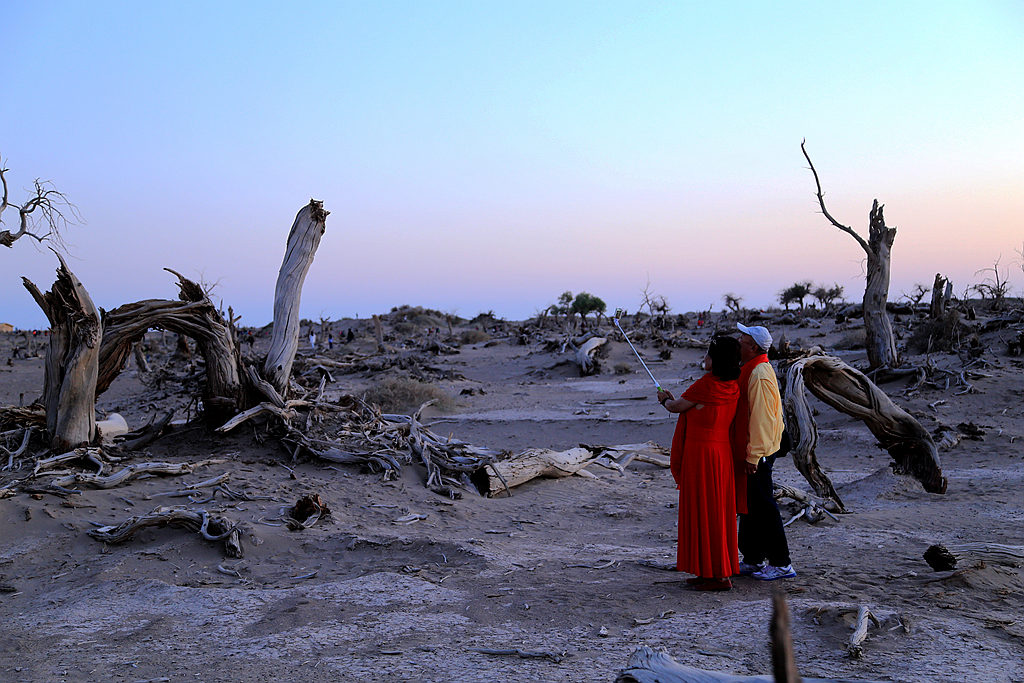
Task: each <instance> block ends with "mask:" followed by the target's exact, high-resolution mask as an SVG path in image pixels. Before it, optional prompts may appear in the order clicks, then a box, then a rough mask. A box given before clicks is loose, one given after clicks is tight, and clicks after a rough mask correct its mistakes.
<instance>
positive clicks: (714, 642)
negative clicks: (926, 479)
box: [0, 323, 1024, 681]
mask: <svg viewBox="0 0 1024 683" xmlns="http://www.w3.org/2000/svg"><path fill="white" fill-rule="evenodd" d="M775 332H776V334H777V335H778V333H780V332H785V334H786V337H787V338H788V339H790V340H792V341H795V342H797V343H798V344H801V345H803V346H809V345H811V344H820V345H823V346H824V347H825V348H826V349H828V348H830V346H831V345H833V344H835V343H837V342H838V340H839V339H841V338H842V337H843V336H844V335H847V334H849V330H833V329H832V325H831V323H827V324H826V325H825V327H823V328H821V329H817V328H813V327H796V326H786V327H782V326H779V327H778V328H777V329H776V330H775ZM693 334H694V335H695V336H700V335H705V336H706V332H704V331H700V332H697V331H694V332H693ZM1007 334H1009V332H1007ZM986 341H987V342H988V343H989V344H990V350H989V351H988V352H987V353H986V354H985V356H984V358H985V360H987V361H988V363H989V364H988V365H987V366H985V367H984V369H983V372H984V374H985V375H986V376H985V377H983V378H978V379H975V380H973V382H972V383H973V385H974V387H975V389H976V391H977V393H971V394H963V395H955V393H956V391H957V388H956V387H950V388H949V389H935V388H926V389H924V390H922V391H921V392H920V393H917V394H915V395H914V396H912V397H910V398H904V397H903V396H902V392H903V390H904V389H905V388H906V386H905V385H904V384H900V383H896V384H887V385H885V387H884V388H885V390H886V391H887V392H888V393H889V394H890V395H891V396H893V397H894V399H895V400H896V401H897V403H898V404H900V405H901V406H903V407H904V408H906V409H908V410H910V411H911V412H912V413H913V414H915V415H916V416H917V417H918V418H919V419H920V420H921V422H922V424H923V425H924V426H925V427H926V428H927V429H929V430H931V429H934V428H935V427H936V426H938V425H939V424H940V423H941V424H946V425H957V424H958V423H962V422H964V423H965V422H973V423H974V424H975V425H977V426H978V427H980V428H981V429H982V430H983V432H984V435H983V436H982V437H981V438H980V439H979V440H966V439H965V440H964V441H962V442H961V443H960V444H959V445H958V446H956V447H955V448H954V449H952V450H949V451H945V452H942V453H941V456H942V465H943V470H944V472H945V474H946V476H947V477H948V479H949V489H948V491H947V493H946V494H944V495H937V494H930V493H926V492H924V491H923V490H922V489H921V487H920V486H919V485H918V484H917V482H916V481H914V480H912V479H906V478H903V477H897V476H895V475H893V474H892V472H891V470H890V468H889V457H888V455H887V454H886V453H885V452H884V451H882V450H880V449H879V448H878V446H877V445H876V444H875V441H874V439H873V438H872V437H871V435H870V433H869V432H868V431H867V429H866V428H865V427H864V426H863V425H862V424H860V423H859V422H857V421H855V420H854V419H852V418H849V417H847V416H845V415H842V414H839V413H837V412H835V411H834V410H832V409H830V408H828V407H826V406H824V405H820V404H816V405H817V408H818V412H819V415H818V417H817V419H818V427H819V429H820V442H819V447H818V458H819V460H820V462H821V463H822V465H823V466H824V468H825V470H826V472H827V473H828V474H829V476H831V477H832V479H833V481H834V482H835V483H836V485H837V488H838V490H839V493H840V495H841V496H842V497H843V499H844V501H845V502H846V504H847V505H848V507H849V508H850V510H851V513H850V514H847V515H842V516H840V517H839V521H837V522H834V521H831V520H828V519H826V520H824V521H822V522H820V523H818V524H817V525H814V526H812V525H810V524H808V523H806V522H804V521H803V520H797V521H796V522H795V523H794V524H792V525H791V526H789V527H788V529H787V530H788V535H789V541H790V545H791V549H792V553H793V557H794V564H795V566H796V568H797V570H798V572H799V576H797V577H796V578H794V579H790V580H785V581H780V582H776V584H767V583H761V582H757V581H755V580H752V579H749V578H739V579H737V580H736V581H735V588H734V589H733V590H732V591H729V592H727V593H717V594H704V593H697V592H693V591H688V590H686V589H685V584H684V583H683V580H684V579H685V578H686V576H685V575H681V574H678V573H676V572H673V571H665V570H663V569H657V568H653V567H651V566H648V565H649V564H652V563H653V564H657V563H670V562H671V561H672V560H673V558H674V552H675V537H676V529H675V524H676V497H677V492H676V490H675V488H674V485H673V483H672V480H671V476H670V475H669V473H668V471H667V470H664V469H661V468H659V467H657V466H655V465H650V464H643V463H634V464H632V465H631V466H630V467H629V468H628V469H627V470H626V472H625V473H624V474H619V473H616V472H614V471H610V470H607V469H601V468H598V467H591V468H589V469H590V470H591V471H593V474H594V475H596V477H597V478H596V479H594V478H584V477H569V478H566V479H556V480H536V481H534V482H531V483H528V484H525V485H523V486H521V487H519V488H517V489H515V490H514V491H513V496H512V497H510V498H495V499H485V498H481V497H479V496H478V495H476V494H474V493H472V492H467V494H466V495H465V496H464V497H463V498H462V499H460V500H454V501H452V500H448V499H445V498H442V497H440V496H438V495H436V494H432V493H430V492H429V491H428V490H427V489H426V488H424V486H423V485H422V479H423V473H422V471H421V470H420V469H419V468H417V467H414V466H409V467H406V468H405V471H404V473H403V475H402V477H401V478H400V479H399V480H397V481H391V482H384V481H382V480H381V478H380V476H379V475H373V474H367V473H360V471H359V470H358V469H357V468H353V467H342V466H331V467H325V466H323V465H319V464H315V463H298V464H293V463H292V462H291V461H290V459H289V458H288V457H287V456H286V455H285V454H283V452H282V451H281V450H280V448H278V447H277V446H275V445H274V444H273V443H270V442H265V443H263V444H260V443H257V442H256V441H255V440H254V439H253V436H252V432H251V431H250V432H246V431H245V430H240V431H239V433H238V434H237V435H235V434H232V435H229V436H225V437H217V436H211V435H209V434H207V433H206V432H205V431H203V430H197V429H185V430H183V431H179V432H176V433H173V434H170V435H167V436H164V437H163V438H161V439H160V440H158V441H156V442H155V443H154V444H152V445H151V446H149V447H148V448H147V449H146V452H145V453H142V454H139V455H138V457H137V458H136V460H135V461H137V462H138V461H151V460H170V461H176V462H177V461H197V460H202V459H206V458H221V459H223V460H224V462H223V463H220V464H215V465H211V466H209V467H206V468H203V469H200V470H197V471H196V472H195V473H193V474H191V475H186V476H183V477H172V478H156V477H154V478H151V479H145V480H141V481H136V482H133V483H131V484H129V485H126V486H123V487H119V488H115V489H111V490H106V491H96V490H88V491H84V492H83V493H82V494H81V495H74V496H70V497H68V498H67V499H62V498H59V497H55V496H51V495H28V494H24V493H22V494H19V495H16V496H14V497H12V498H8V499H5V500H0V518H2V524H0V529H2V531H0V587H2V589H3V592H0V615H2V619H3V624H4V627H3V629H2V630H0V652H2V657H0V680H4V681H64V680H66V681H94V680H111V681H277V680H288V681H323V680H334V679H342V680H358V681H363V680H365V681H380V680H395V681H476V680H507V681H611V680H614V678H615V676H616V675H617V673H618V672H619V671H620V670H622V669H623V668H624V667H625V666H626V662H627V660H628V658H629V656H630V654H631V653H632V652H633V651H634V650H636V649H637V648H638V647H640V646H642V645H648V646H651V647H654V648H664V649H666V650H667V651H668V652H669V654H671V655H672V656H673V657H675V658H676V659H677V660H678V661H680V662H682V663H685V664H688V665H690V666H696V667H701V668H706V669H713V670H721V671H727V672H731V673H735V674H764V673H768V672H770V658H769V653H768V621H769V616H770V593H771V589H772V587H773V586H774V585H780V584H781V586H782V588H783V589H784V590H785V593H786V596H787V598H788V601H789V606H790V610H791V613H792V620H793V637H794V639H795V642H796V657H797V661H798V663H799V666H800V669H801V673H802V674H803V675H805V676H820V677H837V678H839V677H843V678H852V679H856V678H862V679H873V680H892V681H965V680H983V681H1024V616H1022V615H1024V573H1022V571H1024V570H1022V569H1020V568H1012V567H1002V566H994V565H993V566H981V567H969V568H966V569H962V570H959V571H956V572H942V573H937V572H933V571H932V570H931V569H930V568H929V567H928V566H927V564H925V562H924V561H923V559H922V554H923V552H924V550H925V549H926V548H927V547H928V546H929V545H931V544H933V543H939V542H942V543H947V544H955V543H960V542H967V541H988V542H996V543H1007V544H1013V545H1021V544H1024V539H1022V536H1024V534H1022V531H1021V529H1022V522H1024V434H1022V431H1024V409H1022V406H1024V403H1022V397H1024V372H1022V364H1021V362H1020V360H1019V359H1013V358H1009V357H1007V356H1006V355H1005V353H1006V351H1005V342H1004V341H1003V340H1001V338H999V337H998V335H997V336H995V337H992V338H991V339H986ZM611 347H612V348H611V350H610V356H609V357H608V358H607V359H606V360H605V361H604V370H603V371H602V373H601V374H599V375H597V376H593V377H587V378H580V377H578V376H575V374H576V373H574V372H573V371H572V369H571V368H569V367H566V366H558V365H557V363H558V362H559V361H561V360H565V359H566V356H565V355H561V354H558V353H549V352H544V351H542V350H540V347H539V345H532V346H531V345H527V346H520V345H515V344H514V343H512V340H510V339H509V340H499V341H497V343H489V344H488V343H477V344H469V345H463V346H462V348H461V350H460V352H459V353H457V354H454V355H450V356H439V357H437V358H435V359H433V360H432V363H433V365H434V366H436V367H438V368H441V369H447V370H450V371H452V376H455V377H460V379H454V380H444V381H439V382H438V384H439V385H440V386H441V387H443V388H444V389H445V390H446V391H447V392H449V393H450V394H451V395H452V396H455V397H456V398H457V403H456V407H455V409H454V410H452V411H449V412H446V413H435V414H434V415H433V416H432V417H431V420H432V429H433V430H434V431H435V432H437V433H443V434H447V433H452V434H454V435H455V436H456V437H457V438H460V439H462V440H466V441H470V442H472V443H476V444H479V445H484V446H491V447H497V448H503V449H509V450H519V449H522V448H525V447H529V446H542V447H548V448H556V449H561V448H568V447H572V446H575V445H577V444H578V443H581V442H582V443H588V444H622V443H635V442H642V441H647V440H652V441H655V442H658V443H660V444H663V445H666V446H667V445H668V443H669V442H670V439H671V435H672V430H673V425H674V417H672V416H669V415H668V414H666V413H665V412H664V411H663V410H662V409H661V408H660V407H659V406H658V405H657V403H656V402H655V401H654V398H653V392H652V389H651V386H650V383H649V381H648V379H647V377H646V375H644V374H642V371H640V372H632V373H630V374H623V375H620V374H615V373H614V371H613V368H614V366H615V365H616V364H619V363H632V364H633V365H634V366H635V362H632V361H631V360H630V359H631V353H630V351H629V348H628V347H627V346H626V345H625V344H624V343H612V345H611ZM647 355H648V357H652V358H656V357H657V354H656V352H654V351H653V350H650V349H649V350H648V353H647ZM702 355H703V354H702V352H700V351H698V350H695V349H674V350H673V354H672V357H671V359H670V360H667V361H658V362H655V363H653V364H652V369H653V370H654V371H655V373H656V374H657V375H658V377H659V379H660V380H661V381H662V383H663V384H664V385H665V386H667V387H670V388H672V389H674V390H676V391H677V392H678V390H679V389H680V388H683V387H685V386H686V385H687V384H688V383H689V382H690V381H692V379H695V378H696V377H697V376H698V367H697V361H698V358H699V357H700V356H702ZM841 355H842V357H843V358H844V360H846V361H847V362H849V363H853V364H857V363H859V362H862V360H863V352H862V351H860V352H858V351H854V352H841ZM912 360H916V361H917V362H923V360H924V359H923V357H918V358H915V359H912ZM932 360H933V361H934V362H935V363H936V364H939V365H944V366H948V367H951V368H959V367H960V364H961V361H960V360H959V359H958V358H957V357H956V356H953V355H949V354H933V356H932ZM0 361H3V362H6V354H5V355H4V356H3V357H2V358H0ZM634 369H636V368H634ZM462 378H464V379H462ZM373 381H374V378H373V377H370V376H366V375H336V376H335V382H334V383H332V384H331V385H330V389H331V391H333V392H335V393H339V394H340V393H350V392H359V391H362V390H363V389H364V388H365V387H366V386H368V385H369V384H371V383H372V382H373ZM41 384H42V360H41V359H40V358H29V359H15V360H13V361H12V363H11V364H10V365H0V404H6V405H11V404H15V405H16V404H17V403H18V401H19V397H20V396H21V395H22V394H24V396H25V397H26V398H25V400H30V399H31V398H34V397H35V396H36V395H37V394H38V393H39V391H40V387H41ZM464 389H473V390H474V391H473V392H472V393H471V394H470V393H466V394H462V391H463V390H464ZM164 393H165V394H166V395H161V393H160V392H159V391H155V390H152V389H145V388H144V387H143V386H142V384H141V383H140V382H139V380H138V372H137V371H136V370H135V369H134V367H131V368H130V369H128V370H127V371H126V372H125V373H123V374H122V376H121V377H120V378H119V379H118V380H117V382H116V383H115V385H114V387H112V389H111V390H110V391H109V392H108V393H107V394H105V395H104V396H102V397H101V398H100V401H99V406H98V407H99V408H100V409H101V410H102V411H114V410H117V411H119V412H121V413H122V414H124V415H125V416H126V417H127V418H128V420H129V423H130V424H131V425H132V426H133V427H137V426H139V425H141V424H142V423H144V422H145V420H146V419H147V416H148V415H150V414H152V412H153V411H154V410H155V407H156V406H158V405H160V402H161V401H162V400H163V401H168V400H173V396H172V395H170V394H168V393H167V392H164ZM41 453H42V450H41V449H38V453H37V454H41ZM285 465H287V467H285ZM289 468H291V469H289ZM221 472H227V473H229V474H230V484H231V487H232V488H233V489H234V490H244V491H248V492H250V493H254V494H261V495H266V496H271V497H272V498H273V499H272V500H258V501H242V502H231V501H222V500H220V499H218V500H217V501H215V502H214V503H210V504H208V505H207V507H208V508H210V509H216V510H221V511H223V512H224V513H225V514H226V515H228V516H229V517H231V518H232V519H235V520H238V521H240V522H243V523H244V525H245V534H244V538H243V543H244V546H245V550H246V555H245V557H244V559H240V560H232V559H226V558H225V557H224V556H223V554H222V552H221V548H220V546H219V544H213V543H208V542H205V541H203V540H202V539H200V538H199V537H198V536H197V535H195V534H190V533H187V532H185V531H182V530H176V529H168V528H163V529H149V530H145V531H142V532H140V533H138V534H137V535H136V536H135V537H134V538H133V539H132V540H131V541H129V542H127V543H125V544H122V545H118V546H106V545H104V544H101V543H99V542H97V541H94V540H92V539H91V538H90V537H88V536H87V535H86V534H85V531H86V530H88V529H90V528H92V526H93V525H94V523H100V524H111V523H117V522H120V521H123V520H124V519H126V518H127V517H128V516H130V515H133V514H139V513H142V512H147V511H149V510H150V509H152V508H155V507H157V506H158V505H163V504H182V503H185V502H186V500H185V499H183V498H171V497H167V496H162V495H160V494H166V493H169V492H172V491H175V490H177V489H180V488H181V487H182V486H184V485H185V484H187V483H191V482H195V481H200V480H202V479H207V478H209V477H211V476H214V475H216V474H219V473H221ZM776 472H777V474H776V479H777V480H778V481H781V482H784V483H787V484H790V485H792V486H795V487H798V488H801V489H803V490H809V486H808V485H807V484H806V482H804V481H803V479H802V477H801V476H800V475H799V473H798V472H796V470H795V468H794V467H793V464H792V461H791V459H789V458H787V459H783V460H781V461H780V462H779V463H778V464H777V466H776ZM5 475H6V476H5V477H4V479H3V481H8V480H10V479H11V476H12V475H11V474H10V473H5ZM22 476H23V474H22ZM0 483H2V481H0ZM307 493H317V494H319V495H320V496H321V497H322V498H323V499H324V501H325V502H326V503H327V504H328V505H329V506H330V508H331V511H332V514H331V515H330V517H329V518H327V519H324V520H321V521H320V522H319V523H318V524H317V525H315V526H314V527H312V528H309V529H305V530H302V531H289V530H287V529H286V528H285V527H284V526H280V525H279V524H280V523H279V522H277V521H275V520H277V519H278V518H279V517H280V515H281V509H282V506H285V505H289V504H291V503H293V502H294V501H295V500H296V499H298V498H299V497H300V496H302V495H304V494H307ZM792 510H795V508H787V510H786V511H784V515H787V516H788V515H789V514H792ZM410 513H415V514H418V515H424V516H425V518H424V519H421V520H419V521H416V522H413V523H403V522H400V521H398V520H400V519H401V518H403V517H405V516H406V515H409V514H410ZM860 605H867V606H869V607H870V608H871V610H872V611H873V613H874V614H875V615H876V616H877V617H878V618H879V620H880V624H879V626H877V627H875V626H873V627H872V628H871V629H870V631H869V635H868V638H867V640H866V642H865V644H864V654H863V656H862V657H861V658H860V659H853V658H851V657H850V656H848V655H847V652H846V647H845V644H846V641H847V639H848V638H849V636H850V634H851V632H852V628H853V621H854V616H855V614H856V609H857V608H858V607H859V606H860ZM486 649H494V650H505V651H514V650H519V651H522V652H524V653H536V654H543V655H546V656H537V657H522V656H517V655H515V654H489V653H485V652H481V651H480V650H486Z"/></svg>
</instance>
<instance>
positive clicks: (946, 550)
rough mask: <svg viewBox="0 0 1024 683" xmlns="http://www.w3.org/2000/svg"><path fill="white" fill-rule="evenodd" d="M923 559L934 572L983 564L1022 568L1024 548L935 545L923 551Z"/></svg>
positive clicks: (1011, 546)
mask: <svg viewBox="0 0 1024 683" xmlns="http://www.w3.org/2000/svg"><path fill="white" fill-rule="evenodd" d="M924 559H925V562H927V563H928V566H929V567H931V568H932V569H934V570H935V571H949V570H951V569H956V568H957V567H963V566H969V565H977V564H981V563H983V562H984V563H985V564H1000V565H1006V566H1010V567H1021V566H1024V546H1019V545H1004V544H1002V543H960V544H957V545H941V544H936V545H933V546H930V547H929V548H928V550H926V551H925V553H924Z"/></svg>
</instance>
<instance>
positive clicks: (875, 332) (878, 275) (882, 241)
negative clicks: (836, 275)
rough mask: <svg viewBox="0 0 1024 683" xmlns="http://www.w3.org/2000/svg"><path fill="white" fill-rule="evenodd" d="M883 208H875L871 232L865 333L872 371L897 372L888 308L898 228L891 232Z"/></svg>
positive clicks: (873, 208)
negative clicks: (890, 266) (892, 262)
mask: <svg viewBox="0 0 1024 683" xmlns="http://www.w3.org/2000/svg"><path fill="white" fill-rule="evenodd" d="M882 209H883V207H882V206H880V205H879V204H878V200H877V199H876V200H874V202H873V203H872V204H871V214H870V227H869V232H868V247H869V249H868V264H867V269H868V274H867V286H866V287H865V289H864V332H865V334H866V335H867V352H868V364H869V365H870V366H871V367H872V368H895V367H898V366H899V364H900V359H899V355H898V354H897V352H896V336H895V335H894V334H893V332H892V321H890V320H889V314H888V312H887V311H886V310H885V306H886V304H887V303H888V299H889V263H890V261H891V259H892V243H893V240H895V239H896V228H887V227H886V225H885V218H884V216H883V215H882Z"/></svg>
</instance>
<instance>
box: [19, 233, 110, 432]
mask: <svg viewBox="0 0 1024 683" xmlns="http://www.w3.org/2000/svg"><path fill="white" fill-rule="evenodd" d="M54 253H55V254H56V255H57V259H58V260H59V261H60V268H58V269H57V281H56V282H54V284H53V288H52V289H51V290H50V291H48V292H46V293H45V294H43V293H42V292H41V291H40V290H39V288H38V287H36V286H35V285H34V284H33V283H32V282H31V281H30V280H29V279H28V278H22V283H23V284H24V285H25V289H27V290H28V291H29V293H30V294H31V295H32V298H34V299H35V301H36V303H37V304H39V307H40V308H41V309H43V313H45V314H46V318H47V320H49V322H50V338H49V344H48V345H47V348H46V362H45V365H44V374H43V403H44V405H45V406H46V429H47V430H48V431H49V433H50V447H51V448H53V449H54V450H61V451H64V450H69V449H71V448H75V447H78V446H83V445H88V444H90V443H92V441H93V439H94V438H95V436H96V379H97V376H98V374H99V354H100V342H101V340H102V338H103V323H102V322H101V321H100V312H99V309H98V308H96V305H95V304H94V303H93V302H92V298H91V297H90V296H89V292H87V291H86V289H85V286H84V285H82V283H81V281H80V280H79V279H78V278H77V277H75V274H74V273H72V272H71V270H70V269H69V268H68V266H67V264H66V263H65V262H64V259H63V258H62V257H61V256H60V254H57V252H54Z"/></svg>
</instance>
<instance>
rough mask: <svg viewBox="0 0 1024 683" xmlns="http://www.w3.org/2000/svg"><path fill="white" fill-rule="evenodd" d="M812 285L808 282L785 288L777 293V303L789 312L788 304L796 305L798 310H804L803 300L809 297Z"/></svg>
mask: <svg viewBox="0 0 1024 683" xmlns="http://www.w3.org/2000/svg"><path fill="white" fill-rule="evenodd" d="M813 286H814V285H813V284H812V283H810V282H796V283H793V284H792V285H790V286H789V287H786V288H785V289H784V290H782V291H781V292H780V293H779V303H780V304H782V305H783V306H785V307H786V310H787V311H788V310H789V305H790V304H798V305H799V306H800V310H801V311H802V310H804V299H806V298H807V297H808V296H810V295H811V288H812V287H813Z"/></svg>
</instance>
